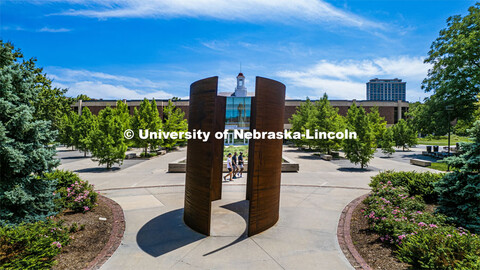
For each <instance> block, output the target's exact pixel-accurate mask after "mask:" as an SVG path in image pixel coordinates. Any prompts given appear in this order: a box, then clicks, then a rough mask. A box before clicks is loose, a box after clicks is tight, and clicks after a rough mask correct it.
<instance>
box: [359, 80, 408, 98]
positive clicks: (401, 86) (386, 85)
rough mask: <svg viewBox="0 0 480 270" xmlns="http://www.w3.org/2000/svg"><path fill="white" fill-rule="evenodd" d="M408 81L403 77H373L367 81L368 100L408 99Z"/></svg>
mask: <svg viewBox="0 0 480 270" xmlns="http://www.w3.org/2000/svg"><path fill="white" fill-rule="evenodd" d="M406 88H407V83H406V82H402V80H401V79H397V78H395V79H378V78H375V79H372V80H370V81H369V82H367V100H376V101H398V100H401V101H406V95H405V92H406Z"/></svg>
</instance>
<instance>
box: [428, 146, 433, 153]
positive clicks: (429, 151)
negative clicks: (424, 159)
mask: <svg viewBox="0 0 480 270" xmlns="http://www.w3.org/2000/svg"><path fill="white" fill-rule="evenodd" d="M431 152H432V146H431V145H427V153H431Z"/></svg>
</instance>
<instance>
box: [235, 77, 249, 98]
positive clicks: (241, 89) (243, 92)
mask: <svg viewBox="0 0 480 270" xmlns="http://www.w3.org/2000/svg"><path fill="white" fill-rule="evenodd" d="M233 96H235V97H246V96H247V88H246V87H245V76H243V73H241V72H240V73H238V75H237V87H236V88H235V93H233Z"/></svg>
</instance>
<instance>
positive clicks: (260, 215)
mask: <svg viewBox="0 0 480 270" xmlns="http://www.w3.org/2000/svg"><path fill="white" fill-rule="evenodd" d="M217 86H218V77H211V78H207V79H203V80H200V81H196V82H194V83H193V84H192V85H191V86H190V108H189V117H188V130H189V131H190V132H192V131H193V130H202V131H204V132H210V133H211V136H210V137H209V139H208V141H207V142H202V141H201V140H189V141H188V145H187V171H186V180H185V209H184V221H185V224H187V225H188V226H189V227H190V228H192V229H194V230H195V231H197V232H200V233H202V234H205V235H210V220H211V201H213V200H218V199H220V198H221V192H222V169H223V144H224V141H223V139H216V138H215V136H214V134H215V133H216V132H219V131H223V130H224V129H225V110H226V98H225V97H220V96H217ZM284 107H285V85H283V84H282V83H280V82H277V81H274V80H270V79H266V78H261V77H257V78H256V87H255V97H254V98H253V99H252V111H251V122H250V130H251V131H252V130H253V129H256V130H257V131H259V132H262V131H269V132H271V131H273V132H280V131H283V116H284ZM281 165H282V140H276V139H275V140H269V139H260V140H251V141H250V145H249V160H248V174H247V200H249V201H250V208H249V220H248V236H252V235H255V234H257V233H260V232H262V231H264V230H266V229H268V228H270V227H272V226H273V225H274V224H275V223H276V222H277V221H278V216H279V203H280V177H281Z"/></svg>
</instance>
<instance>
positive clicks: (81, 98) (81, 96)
mask: <svg viewBox="0 0 480 270" xmlns="http://www.w3.org/2000/svg"><path fill="white" fill-rule="evenodd" d="M79 100H83V101H85V100H92V99H91V98H90V97H89V96H87V95H85V94H80V95H78V96H77V97H76V98H75V101H79Z"/></svg>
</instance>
